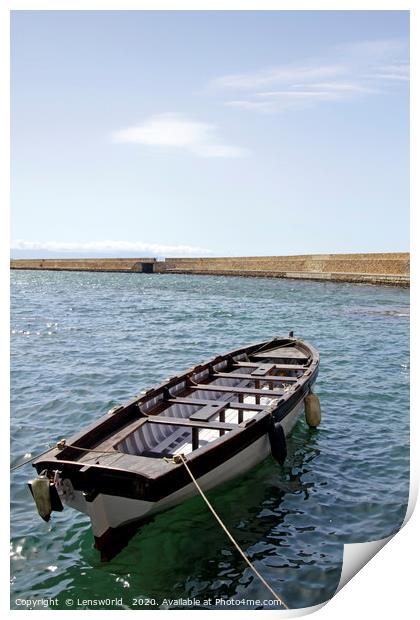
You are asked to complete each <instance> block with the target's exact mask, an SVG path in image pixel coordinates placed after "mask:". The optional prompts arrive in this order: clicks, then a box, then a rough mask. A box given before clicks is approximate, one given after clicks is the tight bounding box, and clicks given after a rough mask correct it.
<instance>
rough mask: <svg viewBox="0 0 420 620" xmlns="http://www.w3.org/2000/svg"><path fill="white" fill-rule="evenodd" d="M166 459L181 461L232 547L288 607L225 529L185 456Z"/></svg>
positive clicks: (284, 605)
mask: <svg viewBox="0 0 420 620" xmlns="http://www.w3.org/2000/svg"><path fill="white" fill-rule="evenodd" d="M165 460H167V461H169V460H172V462H173V463H175V464H176V465H178V464H180V463H182V464H183V465H184V467H185V469H186V470H187V472H188V474H189V476H190V478H191V480H192V481H193V483H194V485H195V486H196V488H197V491H198V492H199V493H200V495H201V497H202V498H203V500H204V501H205V503H206V504H207V507H208V508H209V510H210V512H211V513H212V514H213V516H214V518H215V519H216V521H217V522H218V523H219V525H220V527H221V528H222V530H223V531H224V532H225V534H226V536H227V537H228V538H229V540H230V541H231V543H232V544H233V545H234V547H235V548H236V550H237V551H238V552H239V553H240V555H241V556H242V558H243V559H244V560H245V562H246V563H247V564H248V566H249V568H250V569H251V570H252V571H253V572H254V574H255V575H256V576H257V577H258V579H259V580H260V581H261V583H262V584H263V585H264V586H265V587H266V588H267V590H269V592H270V593H271V594H272V596H273V597H274V598H275V599H276V600H277V601H278V602H279V603H280V604H281V605H282V606H283V607H284V608H285V609H289V607H288V606H287V605H286V603H285V602H284V601H283V600H282V599H281V598H280V596H279V595H278V594H277V592H275V591H274V590H273V588H272V587H271V586H270V585H269V584H268V583H267V581H266V580H265V579H264V577H263V576H262V575H261V573H260V572H259V571H258V570H257V569H256V568H255V566H254V565H253V563H252V562H251V560H250V559H249V558H248V557H247V555H246V554H245V552H244V551H242V549H241V547H240V546H239V544H238V543H237V542H236V540H235V539H234V537H233V536H232V534H231V533H230V532H229V530H228V529H227V527H226V525H225V524H224V523H223V521H222V519H221V518H220V517H219V515H218V514H217V512H216V511H215V509H214V508H213V506H212V505H211V504H210V502H209V500H208V499H207V497H206V496H205V494H204V492H203V490H202V489H201V487H200V485H199V484H198V482H197V480H196V479H195V477H194V474H193V473H192V471H191V470H190V468H189V467H188V465H187V461H186V459H185V456H184V455H183V454H176V455H174V456H173V457H172V459H165Z"/></svg>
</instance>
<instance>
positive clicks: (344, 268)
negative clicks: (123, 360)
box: [10, 252, 410, 286]
mask: <svg viewBox="0 0 420 620" xmlns="http://www.w3.org/2000/svg"><path fill="white" fill-rule="evenodd" d="M10 266H11V268H12V269H46V270H59V271H122V272H144V273H152V272H154V273H171V274H176V273H180V274H195V275H228V276H248V277H252V276H254V277H270V278H295V279H307V280H331V281H336V282H361V283H370V284H392V285H398V286H409V283H410V255H409V253H408V252H393V253H376V254H310V255H301V256H244V257H218V258H166V259H165V260H162V261H157V260H156V259H154V258H97V259H95V258H90V259H79V258H75V259H21V260H19V259H12V260H11V265H10Z"/></svg>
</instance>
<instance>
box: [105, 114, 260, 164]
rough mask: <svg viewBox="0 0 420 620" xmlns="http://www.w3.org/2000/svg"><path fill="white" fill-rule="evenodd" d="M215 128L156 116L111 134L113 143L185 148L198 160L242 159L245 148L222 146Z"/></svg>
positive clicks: (179, 119)
mask: <svg viewBox="0 0 420 620" xmlns="http://www.w3.org/2000/svg"><path fill="white" fill-rule="evenodd" d="M216 129H217V128H216V127H215V126H214V125H210V124H208V123H201V122H198V121H192V120H189V119H188V118H185V117H183V116H180V115H178V114H158V115H156V116H152V117H150V118H148V119H146V120H145V121H144V122H143V123H141V124H140V125H135V126H133V127H127V128H126V129H121V130H120V131H116V132H114V133H113V134H112V137H113V139H114V140H115V141H116V142H125V143H133V144H142V145H146V146H154V147H166V148H180V149H186V150H188V151H190V152H191V153H194V155H199V156H200V157H243V156H245V155H247V154H248V151H247V150H246V149H243V148H240V147H237V146H233V145H231V144H225V143H224V142H223V141H221V140H220V139H219V138H218V136H217V131H216Z"/></svg>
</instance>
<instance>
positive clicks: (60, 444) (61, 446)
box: [10, 439, 119, 471]
mask: <svg viewBox="0 0 420 620" xmlns="http://www.w3.org/2000/svg"><path fill="white" fill-rule="evenodd" d="M54 448H58V449H59V450H64V448H73V449H74V450H80V451H81V452H96V453H97V454H118V452H119V450H94V449H93V448H80V447H79V446H74V445H73V444H71V443H69V444H68V443H66V440H65V439H62V440H61V441H59V442H58V443H57V444H56V445H55V446H54ZM54 448H48V449H47V450H44V452H41V453H40V454H36V455H35V456H32V457H31V458H30V459H27V460H26V461H23V463H18V464H17V465H15V466H14V467H11V468H10V471H14V470H15V469H19V467H23V465H27V464H28V463H32V461H34V460H35V459H37V458H39V457H40V456H43V455H44V454H47V452H50V450H53V449H54Z"/></svg>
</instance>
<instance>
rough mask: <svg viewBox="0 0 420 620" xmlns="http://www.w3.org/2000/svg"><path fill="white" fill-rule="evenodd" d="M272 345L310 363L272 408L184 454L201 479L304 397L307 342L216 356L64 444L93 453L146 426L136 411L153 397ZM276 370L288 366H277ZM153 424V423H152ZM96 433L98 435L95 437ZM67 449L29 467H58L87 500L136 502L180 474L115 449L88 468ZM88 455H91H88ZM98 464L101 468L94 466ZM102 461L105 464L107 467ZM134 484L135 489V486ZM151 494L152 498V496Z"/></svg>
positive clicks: (313, 365)
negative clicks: (104, 495) (103, 495)
mask: <svg viewBox="0 0 420 620" xmlns="http://www.w3.org/2000/svg"><path fill="white" fill-rule="evenodd" d="M275 345H277V347H285V346H286V345H290V346H291V347H294V348H297V349H298V350H301V352H304V353H306V354H307V356H306V357H307V359H308V360H310V362H308V364H307V365H303V364H302V365H300V368H301V369H303V368H304V370H303V372H302V375H301V376H300V377H298V378H297V380H296V381H295V382H294V383H293V385H292V386H291V387H290V389H288V391H287V392H284V393H283V394H281V393H279V396H278V398H277V397H276V400H275V401H274V402H273V403H270V404H269V405H267V406H266V407H264V409H262V410H260V411H257V412H256V413H255V415H254V416H253V417H252V418H251V419H250V420H248V421H247V423H246V424H244V423H242V424H238V425H237V427H236V428H233V429H232V430H230V431H229V433H226V434H224V435H222V436H220V437H219V438H217V439H216V440H214V441H212V442H211V443H209V444H208V445H206V446H203V447H201V448H198V449H196V450H194V451H193V452H191V453H189V454H188V455H186V459H187V460H188V462H189V464H190V466H191V467H192V470H193V471H194V473H195V475H203V473H206V472H207V471H209V470H210V469H211V468H212V467H215V466H217V465H218V464H221V463H223V462H224V461H225V460H226V458H227V456H229V458H231V457H232V456H233V455H235V454H237V453H238V452H240V451H241V450H243V449H244V447H246V446H248V445H250V444H251V443H253V441H255V440H256V439H257V438H258V437H260V436H262V435H263V434H265V433H266V432H267V428H268V422H269V418H270V416H271V415H275V419H276V421H280V420H282V419H283V418H284V417H286V416H287V414H288V413H289V412H290V411H291V410H292V409H293V407H294V406H295V405H296V404H297V402H299V401H300V400H301V399H302V398H303V397H304V396H305V395H306V394H307V393H308V392H309V389H310V387H311V385H312V384H313V383H314V382H315V380H316V377H317V374H318V369H319V354H318V352H317V351H316V349H314V348H313V347H312V346H311V345H310V344H308V343H306V342H302V341H300V340H298V339H295V338H290V337H289V338H279V339H273V340H270V341H263V342H260V343H256V344H253V345H247V346H245V347H241V348H240V349H234V350H233V351H230V352H228V353H225V354H224V355H217V356H215V357H213V358H210V359H209V360H208V361H206V362H204V363H201V364H198V365H196V366H193V367H191V368H189V369H187V370H186V371H185V372H183V373H182V374H180V375H175V376H173V377H171V378H169V379H167V380H166V381H164V382H162V383H160V384H158V385H156V386H155V387H152V388H150V389H148V390H146V391H144V392H143V393H141V394H140V395H137V396H136V397H134V398H133V399H130V400H129V401H127V402H126V403H125V404H123V405H121V407H120V408H118V410H116V411H115V412H114V413H112V412H108V413H107V414H105V415H104V416H102V417H101V418H99V419H98V420H96V421H95V422H93V423H92V424H90V425H89V426H88V427H86V428H84V429H83V430H82V431H80V432H79V433H77V434H75V435H73V436H72V437H71V438H70V439H69V440H68V443H69V444H70V445H76V446H78V447H81V448H84V450H89V448H91V449H95V446H98V445H103V443H105V442H106V440H107V439H110V440H113V438H114V437H115V436H116V434H117V433H118V432H119V431H120V432H121V431H123V430H124V429H125V428H127V427H129V426H130V425H131V424H132V423H134V422H137V423H138V424H139V425H140V424H141V423H147V422H148V421H149V422H153V414H150V415H148V416H145V415H144V414H143V413H142V411H141V409H140V406H141V405H144V403H146V402H148V401H150V400H151V399H152V398H156V396H159V395H161V394H162V393H163V394H164V395H166V398H165V399H164V402H165V403H166V402H170V401H173V400H176V398H177V397H174V396H172V395H170V389H171V388H172V387H174V386H177V385H179V384H180V383H181V382H183V381H184V380H186V379H188V378H190V376H191V375H196V374H197V373H199V372H202V371H204V370H209V369H210V367H214V366H216V365H217V364H219V363H221V362H224V361H227V360H229V361H230V363H231V364H237V363H238V362H235V360H234V358H237V357H239V356H241V355H243V354H244V353H246V354H248V356H249V357H252V355H254V354H256V353H263V352H264V351H267V350H271V348H272V347H273V346H275ZM270 347H271V348H270ZM302 350H303V351H302ZM245 363H246V362H245ZM253 364H254V363H253ZM259 365H261V364H258V363H255V366H256V367H258V366H259ZM280 366H288V365H287V364H281V365H280ZM292 366H296V365H295V364H293V365H290V367H291V368H292ZM188 389H191V390H192V391H194V389H195V387H194V386H188ZM179 398H180V399H181V400H182V399H185V400H188V396H186V397H184V396H181V397H179ZM217 402H218V401H217V400H215V401H214V404H217ZM111 411H112V410H111ZM156 423H158V422H157V421H156ZM204 427H205V426H202V428H204ZM98 433H99V434H100V436H99V437H98ZM101 442H102V443H101ZM114 443H115V442H114ZM70 445H69V446H66V447H64V449H63V448H57V447H56V448H53V449H51V451H49V452H47V453H46V454H45V455H43V456H41V457H39V458H38V459H36V460H35V461H34V463H33V465H34V467H35V468H36V469H37V471H38V473H40V472H41V471H42V470H44V469H47V470H48V471H53V470H56V469H58V468H60V469H64V470H65V473H66V475H69V476H71V477H72V479H73V480H74V481H75V488H76V489H77V488H80V489H81V490H82V489H83V490H86V491H88V494H87V499H88V500H89V490H90V492H91V493H92V494H93V496H96V494H97V493H98V492H104V489H106V492H109V493H110V494H114V493H115V494H122V495H124V496H126V497H135V498H138V497H140V496H142V497H145V496H146V495H148V494H147V493H146V494H145V488H147V487H148V486H150V485H149V483H152V482H154V483H155V484H153V486H156V483H157V482H158V481H159V479H160V478H167V477H168V476H169V477H173V474H174V470H179V469H180V467H182V466H179V465H174V464H172V463H168V462H167V461H165V460H164V459H163V458H160V459H155V458H150V457H147V456H142V455H140V456H138V455H132V454H125V453H123V452H118V451H117V450H115V453H113V454H109V455H108V454H107V455H103V456H100V455H98V457H97V459H96V462H89V463H87V462H86V461H83V460H81V459H82V458H83V456H84V455H86V452H81V451H79V450H76V449H75V448H71V447H70ZM89 454H94V453H90V452H89ZM216 457H218V458H216ZM100 460H101V461H102V463H100V462H99V461H100ZM118 461H119V462H120V463H119V465H121V466H120V467H118V466H117V463H118ZM107 462H109V465H108V464H107ZM179 473H180V474H181V475H183V476H184V478H185V473H186V472H185V471H184V470H183V468H182V472H179ZM101 476H102V477H104V480H105V483H106V480H107V479H108V482H109V483H111V478H114V477H115V478H116V480H114V481H113V482H114V483H115V482H117V484H109V487H108V488H107V486H106V484H99V481H100V479H101ZM122 478H126V479H127V482H129V481H130V480H131V481H132V482H133V484H132V485H131V487H132V488H130V489H129V490H128V491H127V490H125V491H124V489H122V488H118V480H120V481H121V479H122ZM102 482H104V481H102ZM136 482H137V483H138V484H136ZM187 482H188V481H187V478H185V484H186V483H187ZM126 486H127V485H126ZM128 486H130V484H128ZM181 486H182V485H181ZM153 495H156V494H155V493H154V494H153ZM159 495H160V493H157V496H159Z"/></svg>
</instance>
